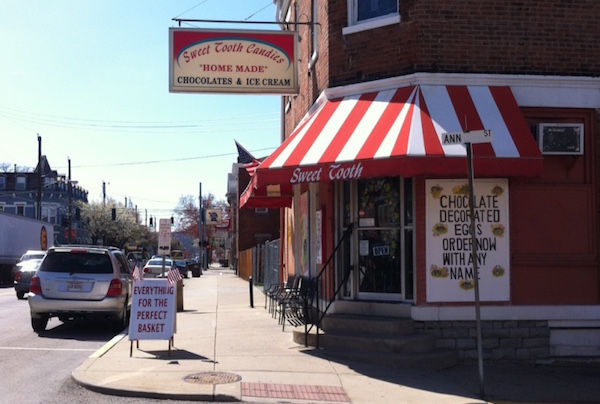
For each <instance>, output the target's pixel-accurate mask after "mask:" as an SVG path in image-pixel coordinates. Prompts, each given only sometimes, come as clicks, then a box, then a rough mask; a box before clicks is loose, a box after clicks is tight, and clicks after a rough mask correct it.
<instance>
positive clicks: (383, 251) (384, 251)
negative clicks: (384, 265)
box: [373, 244, 390, 257]
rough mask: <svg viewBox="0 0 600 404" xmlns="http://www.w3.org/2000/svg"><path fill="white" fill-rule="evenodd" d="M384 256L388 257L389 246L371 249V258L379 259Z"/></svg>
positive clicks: (378, 246)
mask: <svg viewBox="0 0 600 404" xmlns="http://www.w3.org/2000/svg"><path fill="white" fill-rule="evenodd" d="M384 255H390V246H388V245H387V244H385V245H377V246H374V247H373V257H381V256H384Z"/></svg>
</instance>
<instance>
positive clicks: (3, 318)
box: [0, 286, 163, 404]
mask: <svg viewBox="0 0 600 404" xmlns="http://www.w3.org/2000/svg"><path fill="white" fill-rule="evenodd" d="M0 308H1V309H0V310H1V312H0V329H1V330H2V332H0V363H1V364H2V376H1V377H0V397H2V402H6V403H11V402H13V403H18V402H27V403H44V404H48V403H50V404H54V403H56V404H59V403H60V404H64V403H85V404H95V403H148V402H154V401H156V402H159V401H161V400H148V399H139V398H127V397H115V396H106V395H103V394H99V393H95V392H92V391H89V390H87V389H85V388H83V387H81V386H79V385H78V384H77V383H75V381H74V380H73V379H72V377H71V372H73V370H74V369H76V368H77V367H78V366H79V365H81V363H83V362H84V361H85V360H86V358H87V357H88V356H90V355H91V354H92V353H94V352H95V351H97V350H98V349H99V348H101V347H102V346H103V345H104V344H106V343H107V342H108V341H110V340H111V339H112V338H113V337H114V336H115V332H114V331H111V329H110V324H108V323H104V322H84V321H75V322H72V323H68V324H63V323H62V322H60V321H59V320H58V319H56V318H54V319H51V320H50V322H49V323H48V327H47V330H46V331H45V332H43V333H41V334H40V335H38V334H36V333H34V332H33V330H32V328H31V320H30V316H29V305H28V303H27V300H18V299H17V297H16V295H15V292H14V289H13V288H11V287H5V286H4V287H0ZM161 402H163V401H161Z"/></svg>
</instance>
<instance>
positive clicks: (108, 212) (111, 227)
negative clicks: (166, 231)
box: [79, 199, 157, 250]
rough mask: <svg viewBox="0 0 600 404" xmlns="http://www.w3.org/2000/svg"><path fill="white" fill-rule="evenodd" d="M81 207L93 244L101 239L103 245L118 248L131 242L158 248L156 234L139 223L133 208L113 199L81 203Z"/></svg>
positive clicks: (131, 243)
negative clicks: (113, 215) (113, 213)
mask: <svg viewBox="0 0 600 404" xmlns="http://www.w3.org/2000/svg"><path fill="white" fill-rule="evenodd" d="M79 208H80V209H81V218H82V221H83V223H84V227H85V228H86V229H87V230H88V232H89V234H90V237H91V239H92V243H93V244H98V242H100V241H101V242H102V244H103V245H107V246H113V247H117V248H124V247H125V245H127V244H129V245H139V246H143V247H146V248H147V249H150V248H152V249H154V250H155V249H156V245H157V240H156V235H155V234H154V233H151V232H150V231H149V230H148V228H147V227H146V226H143V225H141V224H140V223H139V219H138V218H137V217H136V214H135V211H133V210H132V209H128V208H126V207H125V206H123V205H122V204H118V203H116V202H115V201H114V200H112V199H109V200H107V202H106V204H104V203H101V202H91V203H87V204H80V205H79ZM113 209H115V213H116V215H115V220H113V219H112V210H113Z"/></svg>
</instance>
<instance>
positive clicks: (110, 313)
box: [28, 245, 133, 333]
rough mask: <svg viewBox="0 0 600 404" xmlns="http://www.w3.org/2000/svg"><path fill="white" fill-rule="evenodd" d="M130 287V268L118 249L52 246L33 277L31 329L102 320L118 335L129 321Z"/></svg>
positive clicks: (30, 299)
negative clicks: (53, 322) (52, 320)
mask: <svg viewBox="0 0 600 404" xmlns="http://www.w3.org/2000/svg"><path fill="white" fill-rule="evenodd" d="M132 283H133V280H132V274H131V268H130V267H129V264H128V263H127V259H126V258H125V255H124V254H123V253H122V252H121V251H119V250H118V249H117V248H114V247H102V246H74V245H67V246H62V247H51V248H50V249H49V250H48V252H47V254H46V256H45V257H44V259H43V260H42V262H41V264H40V266H39V268H38V270H37V273H36V275H35V276H33V278H31V284H30V287H29V294H28V300H29V308H30V311H31V326H32V328H33V330H34V331H35V332H38V333H39V332H41V331H44V330H45V329H46V325H47V324H48V320H49V319H50V318H51V317H58V319H59V320H60V321H63V322H66V321H69V320H72V319H77V318H86V319H88V318H89V319H91V318H100V319H107V320H110V321H112V323H113V326H114V329H115V331H120V330H122V329H123V328H125V327H126V326H127V322H128V320H129V313H130V310H131V292H132Z"/></svg>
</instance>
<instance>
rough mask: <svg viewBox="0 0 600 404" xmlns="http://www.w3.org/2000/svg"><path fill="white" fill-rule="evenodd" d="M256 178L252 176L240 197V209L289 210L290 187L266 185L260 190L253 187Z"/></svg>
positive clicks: (290, 202) (290, 204) (290, 200)
mask: <svg viewBox="0 0 600 404" xmlns="http://www.w3.org/2000/svg"><path fill="white" fill-rule="evenodd" d="M255 181H256V176H255V175H254V176H252V178H251V179H250V183H249V184H248V186H247V187H246V189H245V190H244V192H243V193H242V195H241V196H240V208H246V209H253V208H269V209H276V208H289V207H291V206H292V195H293V194H292V186H291V185H289V184H287V185H267V186H264V187H261V188H256V186H255Z"/></svg>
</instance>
